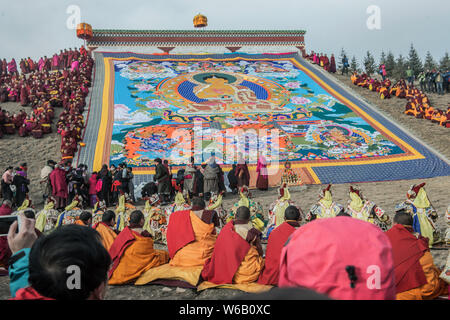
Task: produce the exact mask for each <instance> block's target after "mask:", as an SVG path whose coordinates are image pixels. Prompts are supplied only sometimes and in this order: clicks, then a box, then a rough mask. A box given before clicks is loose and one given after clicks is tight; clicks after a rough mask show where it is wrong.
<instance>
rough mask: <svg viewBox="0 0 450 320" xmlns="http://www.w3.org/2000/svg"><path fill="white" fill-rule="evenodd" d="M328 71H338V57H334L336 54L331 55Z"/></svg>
mask: <svg viewBox="0 0 450 320" xmlns="http://www.w3.org/2000/svg"><path fill="white" fill-rule="evenodd" d="M328 71H329V72H331V73H336V59H335V58H334V54H332V55H331V59H330V67H329V69H328Z"/></svg>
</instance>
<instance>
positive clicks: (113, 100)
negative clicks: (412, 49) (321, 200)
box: [79, 53, 450, 185]
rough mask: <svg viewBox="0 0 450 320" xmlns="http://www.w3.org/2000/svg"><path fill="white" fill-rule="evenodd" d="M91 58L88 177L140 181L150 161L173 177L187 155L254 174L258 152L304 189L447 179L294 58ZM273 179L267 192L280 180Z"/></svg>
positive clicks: (414, 145) (444, 169)
mask: <svg viewBox="0 0 450 320" xmlns="http://www.w3.org/2000/svg"><path fill="white" fill-rule="evenodd" d="M95 56H96V62H97V72H96V77H98V79H97V81H96V85H97V86H101V88H98V90H94V93H93V95H97V99H96V98H95V97H94V96H93V103H92V105H91V110H90V116H89V117H90V118H89V119H88V127H89V126H91V128H88V129H87V130H91V131H92V132H95V131H96V132H98V134H97V135H95V134H93V135H91V136H92V141H86V142H87V143H88V145H89V147H90V148H91V150H92V152H93V153H94V154H95V157H94V158H93V159H92V165H93V167H94V170H95V169H97V170H98V169H99V168H100V167H101V165H102V164H109V165H111V164H115V165H117V164H119V163H122V162H125V163H126V164H127V165H128V166H131V167H133V172H134V173H135V174H137V175H148V174H150V173H151V172H152V170H153V168H154V166H153V160H154V159H155V158H162V159H168V160H169V162H170V163H171V164H172V165H173V166H174V169H177V168H179V167H181V166H184V165H185V164H186V163H187V162H188V161H189V158H190V157H191V156H194V158H195V162H196V163H197V164H201V163H205V162H208V161H209V159H210V158H214V159H215V160H216V162H217V163H219V164H221V165H223V166H224V168H225V169H226V168H228V167H229V166H230V165H231V164H233V163H236V162H237V159H238V157H239V156H242V157H243V158H245V159H246V160H247V162H248V163H249V164H250V168H251V169H253V170H254V165H255V164H256V161H257V157H258V155H259V154H261V153H263V154H264V155H265V157H266V159H267V161H268V162H269V164H270V165H269V167H275V166H276V165H277V164H280V165H281V167H282V164H283V163H285V162H286V161H290V162H291V163H292V168H294V169H295V170H297V171H298V173H299V175H300V176H301V177H302V180H303V181H304V182H305V183H344V182H364V181H383V180H397V179H415V178H428V177H434V176H440V175H449V174H450V168H449V165H448V164H447V163H446V162H445V161H443V160H441V159H439V157H438V156H437V155H435V154H434V153H433V152H431V151H430V150H428V149H427V148H426V147H425V146H424V145H422V144H421V143H420V142H419V141H416V140H415V139H414V138H413V137H411V136H410V135H409V134H407V133H406V132H404V131H403V130H402V129H401V128H399V127H398V126H396V125H395V124H394V123H392V122H391V121H390V120H389V119H386V118H385V117H384V116H383V115H381V114H379V113H378V112H377V111H376V110H374V109H373V108H371V107H370V106H369V105H367V104H366V103H365V102H363V101H361V100H360V99H358V98H357V97H355V96H353V95H352V94H351V93H349V92H348V91H347V90H345V89H344V88H342V87H340V86H339V85H337V84H336V83H335V82H334V81H332V80H330V79H329V78H328V76H326V75H325V74H324V73H323V72H321V71H319V70H318V69H316V68H314V67H313V66H311V65H310V64H309V63H308V62H306V61H305V60H303V59H302V58H301V57H300V56H299V55H298V54H256V55H253V54H242V53H233V54H222V55H164V56H161V55H145V54H134V53H95ZM91 118H92V119H91ZM89 147H88V148H86V149H84V150H82V152H81V153H80V159H79V161H85V162H86V159H85V158H86V155H84V154H83V153H86V152H89ZM83 157H85V158H84V159H83ZM273 172H275V173H274V176H278V178H276V179H272V180H271V184H272V185H273V184H277V183H278V182H279V175H280V173H279V172H276V171H273Z"/></svg>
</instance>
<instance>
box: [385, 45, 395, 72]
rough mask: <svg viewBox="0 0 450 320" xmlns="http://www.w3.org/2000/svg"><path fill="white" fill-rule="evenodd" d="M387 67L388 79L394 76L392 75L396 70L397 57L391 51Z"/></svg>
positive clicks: (387, 58)
mask: <svg viewBox="0 0 450 320" xmlns="http://www.w3.org/2000/svg"><path fill="white" fill-rule="evenodd" d="M385 65H386V72H387V75H388V77H390V76H392V73H393V72H394V69H395V57H394V54H393V53H392V52H391V51H389V52H388V54H387V57H386V63H385Z"/></svg>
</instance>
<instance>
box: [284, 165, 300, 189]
mask: <svg viewBox="0 0 450 320" xmlns="http://www.w3.org/2000/svg"><path fill="white" fill-rule="evenodd" d="M284 183H285V184H286V185H287V186H299V185H301V184H302V179H301V178H300V175H298V174H297V173H296V172H295V171H294V169H292V167H291V163H290V162H289V161H286V162H285V163H284V170H283V174H282V176H281V184H284Z"/></svg>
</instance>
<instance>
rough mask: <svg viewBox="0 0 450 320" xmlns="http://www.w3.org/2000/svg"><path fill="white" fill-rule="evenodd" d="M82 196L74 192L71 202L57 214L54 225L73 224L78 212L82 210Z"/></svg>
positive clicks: (78, 215)
mask: <svg viewBox="0 0 450 320" xmlns="http://www.w3.org/2000/svg"><path fill="white" fill-rule="evenodd" d="M82 205H83V197H82V196H81V195H79V194H75V197H73V200H72V202H71V203H70V204H69V205H68V206H67V207H65V208H64V211H63V212H62V213H61V214H60V215H59V217H58V221H57V223H56V227H59V226H61V225H66V224H74V223H75V221H77V220H79V218H80V214H81V213H82V212H83V208H82Z"/></svg>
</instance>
